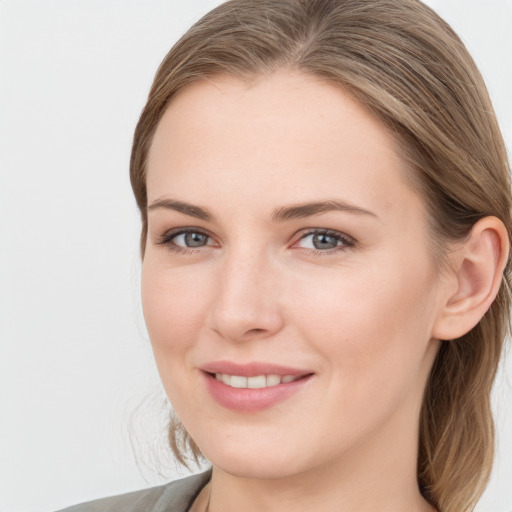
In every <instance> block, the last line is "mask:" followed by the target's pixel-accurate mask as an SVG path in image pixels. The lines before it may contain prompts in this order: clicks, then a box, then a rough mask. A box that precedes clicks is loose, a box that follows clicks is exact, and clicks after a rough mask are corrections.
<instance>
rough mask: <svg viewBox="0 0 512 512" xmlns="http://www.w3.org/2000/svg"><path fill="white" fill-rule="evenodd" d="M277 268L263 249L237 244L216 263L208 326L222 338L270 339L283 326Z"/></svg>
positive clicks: (252, 245)
mask: <svg viewBox="0 0 512 512" xmlns="http://www.w3.org/2000/svg"><path fill="white" fill-rule="evenodd" d="M276 270H277V269H276V266H275V264H273V262H272V258H271V257H270V256H269V254H268V252H267V251H266V250H265V248H263V247H255V246H254V244H239V245H237V246H233V247H232V248H230V250H229V251H227V252H226V254H225V255H224V257H223V258H222V261H221V263H220V264H219V269H218V272H219V273H218V281H217V283H218V290H217V294H216V298H215V301H214V303H213V305H212V309H211V325H212V327H213V329H214V330H216V331H217V332H218V333H220V334H221V335H222V336H223V337H225V338H229V339H231V340H243V339H246V338H252V337H254V336H269V335H271V334H273V333H275V332H277V331H278V330H279V329H280V328H281V326H282V318H281V312H280V307H279V289H278V280H277V275H276V274H277V272H276Z"/></svg>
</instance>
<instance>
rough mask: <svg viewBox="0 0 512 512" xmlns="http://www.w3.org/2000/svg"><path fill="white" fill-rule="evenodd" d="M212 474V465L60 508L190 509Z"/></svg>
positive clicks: (69, 511)
mask: <svg viewBox="0 0 512 512" xmlns="http://www.w3.org/2000/svg"><path fill="white" fill-rule="evenodd" d="M210 478H211V469H210V470H208V471H206V472H204V473H200V474H199V475H193V476H189V477H186V478H182V479H180V480H175V481H174V482H170V483H168V484H165V485H160V486H158V487H152V488H150V489H144V490H142V491H135V492H129V493H127V494H121V495H119V496H112V497H110V498H102V499H99V500H94V501H89V502H87V503H81V504H80V505H74V506H72V507H68V508H65V509H62V510H60V511H59V512H187V511H188V510H189V508H190V507H191V505H192V503H193V502H194V500H195V498H196V497H197V495H198V494H199V492H200V491H201V489H202V488H203V487H204V486H205V485H206V484H207V483H208V481H209V480H210Z"/></svg>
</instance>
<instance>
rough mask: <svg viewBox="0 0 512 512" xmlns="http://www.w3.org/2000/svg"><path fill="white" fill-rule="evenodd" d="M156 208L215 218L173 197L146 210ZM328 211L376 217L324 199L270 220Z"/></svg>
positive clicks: (277, 211)
mask: <svg viewBox="0 0 512 512" xmlns="http://www.w3.org/2000/svg"><path fill="white" fill-rule="evenodd" d="M158 208H165V209H168V210H174V211H176V212H179V213H183V214H185V215H188V216H190V217H195V218H196V219H200V220H204V221H213V220H214V219H215V218H214V216H213V215H212V214H211V213H210V212H209V211H208V210H207V209H206V208H202V207H201V206H195V205H192V204H190V203H185V202H183V201H176V200H174V199H157V200H156V201H154V202H153V203H151V204H150V205H149V206H148V211H151V210H156V209H158ZM330 211H344V212H349V213H355V214H362V215H370V216H372V217H376V218H377V217H378V216H377V215H376V214H375V213H373V212H371V211H370V210H367V209H365V208H361V207H359V206H356V205H353V204H350V203H344V202H341V201H337V200H333V199H330V200H326V201H315V202H312V203H302V204H297V205H291V206H282V207H280V208H277V209H275V210H274V211H273V213H272V221H273V222H285V221H288V220H293V219H303V218H306V217H311V216H313V215H319V214H321V213H326V212H330Z"/></svg>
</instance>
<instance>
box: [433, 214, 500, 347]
mask: <svg viewBox="0 0 512 512" xmlns="http://www.w3.org/2000/svg"><path fill="white" fill-rule="evenodd" d="M509 249H510V242H509V237H508V233H507V230H506V228H505V226H504V224H503V222H501V220H499V219H498V218H497V217H484V218H483V219H480V220H479V221H478V222H477V223H476V224H475V225H474V226H473V228H472V229H471V232H470V235H469V237H468V239H467V240H466V241H465V242H464V243H463V245H462V247H461V248H460V249H459V250H457V251H456V254H455V256H454V261H453V263H454V266H453V269H452V270H450V272H453V276H452V277H453V278H454V279H455V282H456V291H455V293H453V287H452V289H451V291H450V292H449V293H448V294H447V298H446V300H445V301H444V304H443V307H442V310H441V311H440V313H439V315H438V318H437V319H436V322H435V325H434V329H433V333H432V335H433V337H434V338H436V339H441V340H451V339H455V338H459V337H461V336H463V335H464V334H466V333H467V332H469V331H470V330H471V329H472V328H473V327H475V325H477V324H478V322H479V321H480V319H481V318H482V317H483V316H484V314H485V313H486V312H487V310H488V309H489V308H490V307H491V304H492V303H493V301H494V299H495V298H496V295H497V294H498V291H499V289H500V285H501V281H502V277H503V271H504V269H505V265H506V263H507V260H508V254H509Z"/></svg>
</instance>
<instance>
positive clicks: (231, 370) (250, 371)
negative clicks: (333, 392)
mask: <svg viewBox="0 0 512 512" xmlns="http://www.w3.org/2000/svg"><path fill="white" fill-rule="evenodd" d="M201 370H202V371H204V372H207V373H223V374H226V375H239V376H241V377H257V376H258V375H280V376H283V375H294V376H295V375H309V374H311V373H313V372H311V371H309V370H303V369H299V368H291V367H289V366H282V365H278V364H273V363H264V362H252V363H245V364H239V363H234V362H232V361H214V362H211V363H207V364H205V365H203V366H201Z"/></svg>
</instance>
